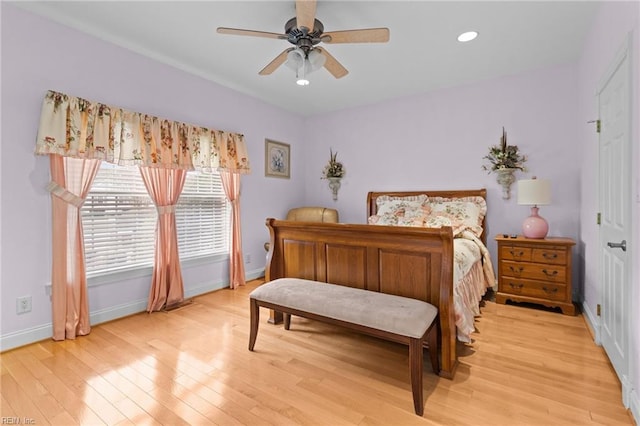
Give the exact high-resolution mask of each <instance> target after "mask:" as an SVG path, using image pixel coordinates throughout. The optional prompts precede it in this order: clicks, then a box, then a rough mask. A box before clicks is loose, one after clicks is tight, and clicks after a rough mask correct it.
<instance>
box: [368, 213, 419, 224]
mask: <svg viewBox="0 0 640 426" xmlns="http://www.w3.org/2000/svg"><path fill="white" fill-rule="evenodd" d="M425 219H426V216H425V215H415V216H404V215H399V214H393V213H388V214H384V215H373V216H369V219H368V223H369V225H387V226H418V227H423V226H425V225H424V221H425Z"/></svg>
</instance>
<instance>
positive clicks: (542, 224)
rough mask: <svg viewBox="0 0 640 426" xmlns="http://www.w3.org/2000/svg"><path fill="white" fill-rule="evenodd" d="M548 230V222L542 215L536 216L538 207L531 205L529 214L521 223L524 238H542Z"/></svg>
mask: <svg viewBox="0 0 640 426" xmlns="http://www.w3.org/2000/svg"><path fill="white" fill-rule="evenodd" d="M547 232H549V224H548V223H547V221H546V220H544V218H543V217H541V216H538V207H536V206H533V207H531V216H529V217H528V218H526V219H525V220H524V222H523V223H522V235H524V236H525V237H526V238H536V239H543V238H544V237H546V236H547Z"/></svg>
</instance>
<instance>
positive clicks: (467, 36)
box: [458, 31, 478, 43]
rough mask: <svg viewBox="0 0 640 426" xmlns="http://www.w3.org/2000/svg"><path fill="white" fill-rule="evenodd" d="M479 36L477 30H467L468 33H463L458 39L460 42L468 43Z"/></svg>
mask: <svg viewBox="0 0 640 426" xmlns="http://www.w3.org/2000/svg"><path fill="white" fill-rule="evenodd" d="M476 37H478V32H477V31H467V32H466V33H462V34H460V35H459V36H458V41H459V42H460V43H466V42H468V41H471V40H473V39H475V38H476Z"/></svg>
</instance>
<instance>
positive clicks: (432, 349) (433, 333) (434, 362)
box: [427, 321, 440, 374]
mask: <svg viewBox="0 0 640 426" xmlns="http://www.w3.org/2000/svg"><path fill="white" fill-rule="evenodd" d="M439 337H440V336H438V322H437V321H434V322H433V324H431V328H430V329H429V331H428V335H427V341H428V342H429V357H430V358H431V368H432V369H433V372H434V373H435V374H440V361H439V358H438V338H439Z"/></svg>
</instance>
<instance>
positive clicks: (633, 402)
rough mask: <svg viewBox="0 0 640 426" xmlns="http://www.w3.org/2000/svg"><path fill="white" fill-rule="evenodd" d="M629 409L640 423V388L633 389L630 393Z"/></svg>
mask: <svg viewBox="0 0 640 426" xmlns="http://www.w3.org/2000/svg"><path fill="white" fill-rule="evenodd" d="M629 410H631V415H632V416H633V419H634V420H635V422H636V424H637V425H640V395H639V394H638V389H633V390H632V391H631V394H630V395H629Z"/></svg>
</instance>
